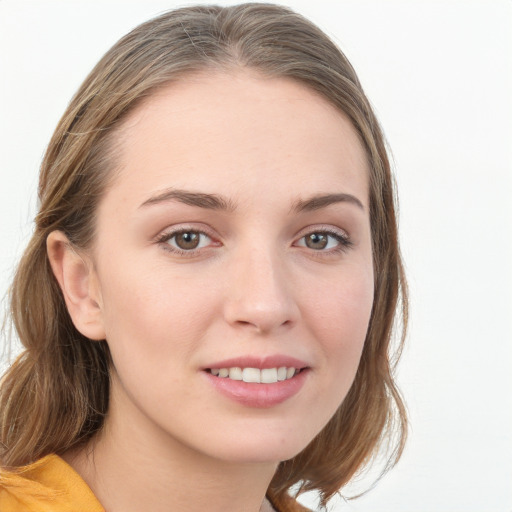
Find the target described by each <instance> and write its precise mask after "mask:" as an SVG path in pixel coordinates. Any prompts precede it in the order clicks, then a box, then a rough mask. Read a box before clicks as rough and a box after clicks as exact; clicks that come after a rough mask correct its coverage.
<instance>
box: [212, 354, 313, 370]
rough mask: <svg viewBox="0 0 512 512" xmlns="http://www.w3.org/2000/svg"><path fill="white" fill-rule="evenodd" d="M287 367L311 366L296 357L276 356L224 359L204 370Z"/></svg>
mask: <svg viewBox="0 0 512 512" xmlns="http://www.w3.org/2000/svg"><path fill="white" fill-rule="evenodd" d="M283 366H285V367H286V368H298V369H301V368H307V367H309V365H308V364H307V363H306V362H304V361H301V360H300V359H297V358H295V357H290V356H286V355H281V354H276V355H271V356H265V357H255V356H241V357H233V358H231V359H224V360H223V361H216V362H215V363H212V364H210V365H208V366H205V367H204V369H205V370H206V369H207V368H210V369H211V368H237V367H238V368H259V369H260V370H264V369H266V368H281V367H283Z"/></svg>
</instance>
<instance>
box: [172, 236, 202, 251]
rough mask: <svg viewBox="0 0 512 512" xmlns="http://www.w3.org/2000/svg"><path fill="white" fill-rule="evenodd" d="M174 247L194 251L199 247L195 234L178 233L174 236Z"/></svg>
mask: <svg viewBox="0 0 512 512" xmlns="http://www.w3.org/2000/svg"><path fill="white" fill-rule="evenodd" d="M176 245H177V246H178V247H179V248H180V249H195V248H196V247H197V246H198V245H199V235H198V234H197V233H180V234H179V235H176Z"/></svg>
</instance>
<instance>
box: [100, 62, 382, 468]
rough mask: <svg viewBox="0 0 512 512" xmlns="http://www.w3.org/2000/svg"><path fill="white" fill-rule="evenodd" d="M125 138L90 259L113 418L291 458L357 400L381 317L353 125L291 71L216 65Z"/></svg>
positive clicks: (148, 111)
mask: <svg viewBox="0 0 512 512" xmlns="http://www.w3.org/2000/svg"><path fill="white" fill-rule="evenodd" d="M120 144H121V145H120V150H119V157H118V163H119V172H118V174H117V176H116V178H115V182H114V184H113V186H112V187H110V188H109V190H108V191H107V192H106V194H105V196H104V198H103V199H102V202H101V204H100V207H99V210H98V217H97V237H96V240H95V245H94V248H93V249H92V253H91V258H92V260H93V262H94V280H91V282H92V283H93V285H92V292H91V293H92V294H93V295H94V299H95V302H96V303H97V304H98V307H99V309H100V311H101V316H100V318H101V324H102V328H103V329H104V332H105V337H106V339H107V341H108V345H109V347H110V350H111V353H112V358H113V362H114V369H113V375H112V397H113V398H112V401H111V405H110V407H111V415H110V417H109V418H110V419H108V420H107V422H108V421H114V420H113V419H111V418H120V419H121V420H122V421H123V422H124V425H125V426H126V425H128V427H127V428H129V429H131V430H132V431H133V432H136V433H137V435H139V436H140V440H141V442H142V443H145V442H147V443H151V442H152V440H154V439H158V442H159V443H160V445H162V443H164V444H165V443H168V444H169V446H172V445H176V443H177V444H179V445H180V446H182V447H186V448H187V449H191V450H193V451H194V452H195V453H201V454H203V455H207V456H209V457H215V458H220V459H223V460H230V461H253V462H254V461H278V460H284V459H288V458H290V457H292V456H294V455H295V454H297V453H298V452H299V451H300V450H302V449H303V448H304V447H305V446H306V445H307V444H308V443H309V442H310V441H311V440H312V438H313V437H314V436H315V435H316V434H317V433H318V432H319V431H320V430H321V429H322V427H323V426H324V425H325V424H326V423H327V421H328V420H329V419H330V418H331V417H332V415H333V414H334V413H335V411H336V409H337V408H338V406H339V405H340V403H341V402H342V401H343V399H344V398H345V396H346V394H347V392H348V390H349V388H350V386H351V384H352V381H353V379H354V375H355V373H356V370H357V367H358V363H359V359H360V355H361V350H362V347H363V343H364V340H365V335H366V331H367V327H368V321H369V318H370V312H371V307H372V301H373V268H372V249H371V237H370V223H369V213H368V212H369V204H368V168H367V163H366V158H365V154H364V150H363V148H362V145H361V143H360V141H359V140H358V137H357V135H356V133H355V130H354V129H353V127H352V126H351V124H350V122H349V121H348V120H347V119H346V117H345V116H344V115H342V114H341V113H340V112H339V111H337V110H336V109H335V108H333V107H332V106H330V104H329V103H328V102H327V101H326V100H324V99H323V98H321V97H319V96H318V95H316V94H315V93H313V92H311V91H310V90H309V89H307V88H305V87H304V86H302V85H300V84H298V83H296V82H294V81H290V80H287V79H276V78H263V77H261V76H259V75H255V74H250V73H247V72H238V73H233V74H220V73H219V74H213V73H212V74H201V75H196V76H193V77H189V78H187V79H183V80H182V81H180V82H178V83H175V84H172V85H170V86H168V87H167V88H164V89H163V90H161V91H159V92H158V93H157V94H155V95H154V96H152V97H151V98H149V100H147V101H146V102H145V103H144V104H143V105H142V106H141V107H139V108H138V109H137V110H136V111H135V112H134V113H133V114H132V115H131V116H130V117H129V118H128V119H127V121H126V122H125V124H124V126H123V128H122V129H121V130H120ZM226 374H228V376H225V375H226ZM240 379H242V380H240ZM258 380H262V381H263V382H260V383H258V382H255V381H258Z"/></svg>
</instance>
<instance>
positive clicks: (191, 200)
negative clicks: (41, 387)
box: [140, 189, 235, 211]
mask: <svg viewBox="0 0 512 512" xmlns="http://www.w3.org/2000/svg"><path fill="white" fill-rule="evenodd" d="M168 201H179V202H180V203H184V204H188V205H189V206H197V207H199V208H206V209H208V210H223V211H233V210H234V209H235V206H234V205H233V203H232V202H231V201H230V200H229V199H225V198H224V197H222V196H219V195H217V194H205V193H203V192H191V191H188V190H179V189H168V190H164V191H163V192H161V193H159V194H157V195H155V196H152V197H150V198H149V199H147V200H146V201H144V202H143V203H142V204H141V205H140V208H142V207H145V206H150V205H154V204H160V203H166V202H168Z"/></svg>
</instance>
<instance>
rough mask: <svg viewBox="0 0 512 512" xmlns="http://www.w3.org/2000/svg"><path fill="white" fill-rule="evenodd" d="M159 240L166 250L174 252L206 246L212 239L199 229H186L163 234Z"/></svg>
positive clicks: (190, 250)
mask: <svg viewBox="0 0 512 512" xmlns="http://www.w3.org/2000/svg"><path fill="white" fill-rule="evenodd" d="M159 242H161V243H165V244H166V245H167V246H168V247H167V248H168V250H171V251H176V252H192V251H195V250H198V249H202V248H204V247H207V246H208V245H210V244H211V243H212V239H211V238H210V237H209V236H208V235H207V234H206V233H203V232H201V231H194V230H192V229H186V230H181V231H175V232H173V233H166V234H164V235H163V236H162V237H161V238H160V240H159Z"/></svg>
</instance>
